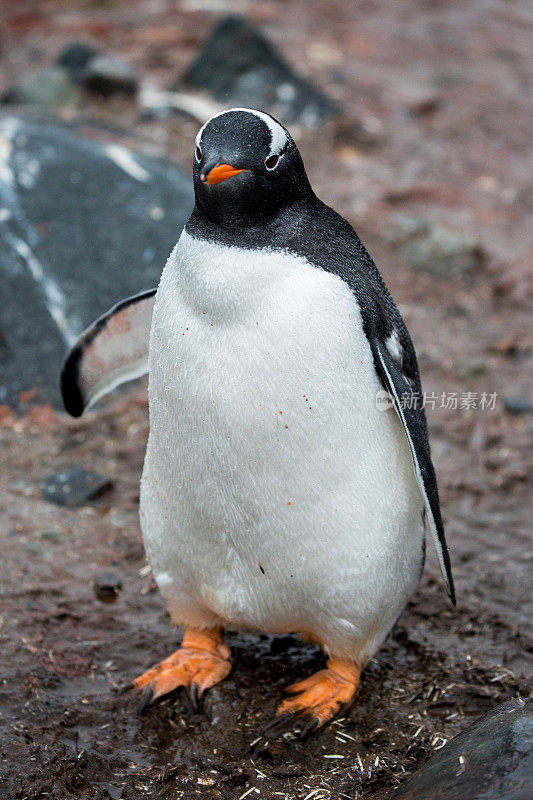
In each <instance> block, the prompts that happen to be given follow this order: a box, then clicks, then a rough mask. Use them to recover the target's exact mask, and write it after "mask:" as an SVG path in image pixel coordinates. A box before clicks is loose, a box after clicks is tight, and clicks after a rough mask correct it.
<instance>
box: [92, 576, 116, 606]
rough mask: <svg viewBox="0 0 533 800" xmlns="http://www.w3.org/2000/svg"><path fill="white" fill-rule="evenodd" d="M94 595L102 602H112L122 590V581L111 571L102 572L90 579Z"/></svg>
mask: <svg viewBox="0 0 533 800" xmlns="http://www.w3.org/2000/svg"><path fill="white" fill-rule="evenodd" d="M91 586H92V589H93V592H94V594H95V596H96V597H97V598H98V600H101V601H102V602H103V603H114V601H115V600H116V599H117V597H118V595H119V592H121V591H122V581H121V580H120V578H119V577H118V575H115V574H114V573H113V572H102V573H100V574H99V575H95V577H94V578H93V579H92V581H91Z"/></svg>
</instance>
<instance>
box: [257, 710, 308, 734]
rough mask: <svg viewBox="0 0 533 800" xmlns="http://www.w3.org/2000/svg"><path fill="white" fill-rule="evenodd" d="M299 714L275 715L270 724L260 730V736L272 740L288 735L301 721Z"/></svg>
mask: <svg viewBox="0 0 533 800" xmlns="http://www.w3.org/2000/svg"><path fill="white" fill-rule="evenodd" d="M301 716H302V715H301V713H298V712H295V713H290V712H288V713H285V714H277V715H276V716H275V717H273V719H271V720H270V722H267V724H266V725H264V726H263V728H262V729H261V736H262V737H264V738H265V739H273V738H275V737H276V736H280V735H281V734H283V733H288V732H289V731H290V730H292V728H293V727H294V726H295V725H296V723H297V722H298V721H299V720H300V719H301Z"/></svg>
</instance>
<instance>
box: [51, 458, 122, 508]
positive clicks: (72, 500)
mask: <svg viewBox="0 0 533 800" xmlns="http://www.w3.org/2000/svg"><path fill="white" fill-rule="evenodd" d="M110 486H111V481H110V480H109V478H106V477H105V476H103V475H98V473H97V472H88V471H87V470H85V469H84V468H83V467H81V466H79V464H76V465H75V466H74V467H70V468H69V469H65V470H62V471H61V472H54V473H53V474H52V475H48V476H47V477H46V478H45V479H44V481H43V484H42V490H43V497H44V499H45V500H48V502H49V503H55V504H56V505H58V506H68V507H69V508H72V507H73V506H81V505H82V504H83V503H85V502H87V500H90V499H91V498H93V497H96V495H97V494H100V492H103V490H104V489H108V488H109V487H110Z"/></svg>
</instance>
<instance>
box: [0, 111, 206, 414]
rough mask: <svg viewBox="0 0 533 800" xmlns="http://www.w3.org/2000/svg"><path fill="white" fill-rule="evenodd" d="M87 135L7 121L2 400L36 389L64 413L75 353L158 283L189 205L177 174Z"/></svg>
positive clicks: (0, 248)
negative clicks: (119, 309) (105, 320)
mask: <svg viewBox="0 0 533 800" xmlns="http://www.w3.org/2000/svg"><path fill="white" fill-rule="evenodd" d="M82 130H83V135H80V134H78V133H77V132H76V129H75V127H67V126H64V125H61V124H59V123H57V122H54V121H52V120H50V119H47V118H40V117H35V118H31V119H30V118H25V117H21V116H16V115H14V114H10V115H7V114H4V115H2V116H0V137H1V141H2V144H3V148H2V150H3V152H4V153H5V161H4V162H3V173H2V174H3V179H2V181H0V214H1V217H0V222H1V224H0V280H1V285H2V293H3V295H4V296H5V297H9V298H10V302H9V303H0V330H1V331H2V341H1V351H2V365H1V368H0V397H2V401H1V402H3V403H13V404H17V403H18V396H19V393H20V392H22V391H25V390H28V389H32V388H33V387H37V388H38V389H39V395H38V398H39V402H45V401H46V400H49V401H50V402H52V403H54V404H55V405H56V406H58V407H60V406H61V403H60V398H59V371H60V369H61V364H62V361H63V359H64V356H65V353H66V351H67V348H68V347H69V345H70V344H71V343H72V342H73V341H74V340H75V339H76V337H77V336H78V334H79V333H81V331H82V330H83V329H84V328H85V327H87V325H89V324H90V323H91V322H92V321H93V320H95V319H96V318H97V317H98V316H99V315H100V314H102V313H103V312H104V311H106V310H107V309H108V308H110V306H112V305H113V303H116V302H118V301H119V300H121V299H122V298H124V297H128V296H129V295H132V294H136V293H137V292H140V291H141V290H143V289H149V288H150V287H151V286H157V284H158V282H159V277H160V275H161V270H162V268H163V266H164V264H165V261H166V259H167V257H168V255H169V253H170V251H171V250H172V248H173V246H174V245H175V243H176V241H177V239H178V237H179V235H180V233H181V229H182V227H183V225H184V224H185V222H186V220H187V217H188V215H189V213H190V211H191V209H192V203H193V195H192V185H191V181H190V178H189V177H188V176H186V175H185V174H184V173H182V172H181V171H180V170H179V169H177V168H176V167H175V166H173V165H172V164H170V163H169V162H164V161H158V160H156V159H154V158H148V157H146V156H143V155H140V154H137V153H135V152H134V151H132V150H130V149H128V148H125V147H119V146H118V145H116V144H115V143H113V145H111V146H110V145H109V144H106V137H107V139H108V140H109V133H107V132H106V131H104V130H102V129H100V128H95V127H91V126H90V125H89V124H87V123H84V125H83V128H82ZM90 137H92V138H90ZM95 139H99V141H95ZM115 142H116V137H115ZM5 176H7V179H6V177H5Z"/></svg>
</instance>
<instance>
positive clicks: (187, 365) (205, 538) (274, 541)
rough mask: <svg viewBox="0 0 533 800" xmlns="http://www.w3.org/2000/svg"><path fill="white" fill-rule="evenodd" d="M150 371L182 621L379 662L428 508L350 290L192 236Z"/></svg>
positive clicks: (413, 566) (158, 466)
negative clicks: (381, 397)
mask: <svg viewBox="0 0 533 800" xmlns="http://www.w3.org/2000/svg"><path fill="white" fill-rule="evenodd" d="M149 372H150V428H151V432H150V442H149V447H148V452H147V458H146V464H145V472H144V476H143V487H142V497H141V500H142V514H143V516H142V520H143V531H144V535H145V541H146V545H147V549H148V553H149V556H150V558H151V560H152V562H153V566H154V572H155V573H156V576H157V575H159V576H160V579H159V582H160V586H161V590H162V591H163V593H164V594H165V597H166V598H167V601H168V603H169V607H170V609H171V613H172V614H173V617H174V619H175V621H176V622H190V623H191V622H192V623H196V624H200V623H202V624H208V623H209V622H211V623H212V622H214V621H215V620H218V621H219V622H220V621H224V622H226V623H228V624H230V623H233V624H235V625H236V626H237V627H249V628H259V629H262V630H271V631H282V630H307V631H312V632H314V634H315V635H317V636H318V637H322V640H324V641H327V639H328V636H329V638H330V642H329V646H330V649H331V647H333V649H334V650H335V648H336V649H337V651H338V650H339V649H343V650H344V651H346V650H347V649H349V648H350V647H352V649H353V647H354V646H355V645H353V640H354V637H355V638H356V639H357V640H358V641H359V642H360V647H362V648H363V649H364V648H366V649H365V657H366V656H367V655H368V652H370V650H373V649H375V646H379V644H380V643H381V639H382V638H383V636H382V635H381V632H382V628H383V629H384V630H385V634H386V632H387V630H388V628H389V627H390V624H392V622H393V621H394V619H392V617H393V616H395V615H397V613H399V610H400V609H401V606H402V605H403V603H404V602H405V600H406V598H407V596H408V594H409V593H410V592H411V591H412V590H413V588H414V586H415V585H416V582H417V575H418V570H419V566H420V558H421V535H422V534H421V530H422V528H421V521H420V514H421V508H422V503H421V498H420V495H419V492H418V489H417V487H416V483H415V479H414V474H413V470H412V463H411V457H410V453H409V449H408V445H407V441H406V439H405V435H404V433H403V430H402V429H401V427H400V423H399V421H398V419H397V418H396V415H395V413H394V411H391V410H389V411H385V412H382V411H378V410H377V408H376V402H375V398H376V392H377V391H378V390H379V389H380V384H379V381H378V378H377V376H376V373H375V369H374V364H373V360H372V354H371V351H370V346H369V343H368V341H367V339H366V336H365V334H364V332H363V328H362V322H361V315H360V311H359V307H358V304H357V301H356V299H355V297H354V296H353V294H352V292H351V291H350V290H349V287H348V286H347V285H346V284H345V283H344V282H343V281H342V280H341V279H340V278H338V277H336V276H334V275H331V274H328V273H326V272H324V271H323V270H321V269H318V268H315V267H313V266H312V265H311V264H309V262H307V261H306V260H305V259H304V258H299V257H296V256H293V255H290V254H288V253H283V252H269V251H265V250H262V251H250V250H244V249H238V248H232V247H226V246H221V245H219V244H214V243H210V242H206V241H203V240H197V239H194V238H193V237H191V236H189V235H188V234H187V233H183V234H182V236H181V238H180V240H179V242H178V244H177V245H176V248H175V249H174V251H173V253H172V255H171V256H170V258H169V260H168V262H167V265H166V267H165V270H164V273H163V276H162V279H161V283H160V286H159V290H158V293H157V298H156V304H155V309H154V315H153V322H152V332H151V341H150V370H149ZM391 581H393V583H394V588H391ZM391 592H392V599H391ZM210 615H211V616H210ZM380 615H381V616H380ZM332 619H336V620H337V623H338V624H337V623H336V625H337V627H338V628H339V630H337V629H336V627H335V625H333V623H332ZM380 619H381V622H379V620H380ZM339 626H340V627H339ZM341 629H342V632H341ZM328 631H329V633H328ZM332 631H333V633H332ZM335 631H336V632H335ZM347 631H349V634H348V632H347ZM383 635H384V634H383ZM332 637H333V638H332ZM343 637H344V638H343ZM350 637H351V638H350ZM341 640H342V642H343V644H342V647H341V644H339V643H340V642H341ZM348 640H350V641H351V642H352V644H351V645H349V644H347V642H348ZM378 640H379V641H378ZM371 642H372V644H371ZM374 642H375V643H376V645H375V646H374V644H373V643H374ZM335 643H337V644H335ZM367 651H368V652H367Z"/></svg>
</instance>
